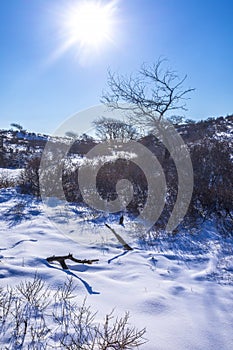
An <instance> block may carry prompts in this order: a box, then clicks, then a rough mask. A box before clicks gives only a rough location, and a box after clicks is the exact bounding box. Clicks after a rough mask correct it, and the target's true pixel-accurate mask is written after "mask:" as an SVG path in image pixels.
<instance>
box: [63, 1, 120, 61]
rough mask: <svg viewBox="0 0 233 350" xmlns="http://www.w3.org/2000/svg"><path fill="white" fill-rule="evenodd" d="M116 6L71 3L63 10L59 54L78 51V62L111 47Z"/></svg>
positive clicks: (111, 2) (108, 3) (101, 3)
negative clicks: (108, 45)
mask: <svg viewBox="0 0 233 350" xmlns="http://www.w3.org/2000/svg"><path fill="white" fill-rule="evenodd" d="M116 10H117V2H116V1H110V2H107V3H106V2H105V3H103V2H102V1H97V0H89V1H87V0H86V1H85V0H82V1H79V2H76V3H71V4H69V5H67V6H66V8H65V9H63V14H62V17H61V23H60V27H61V28H60V31H61V36H62V40H63V47H62V49H61V50H60V51H61V52H60V53H62V52H64V51H67V50H68V49H70V48H74V49H77V52H76V53H77V54H78V56H79V58H81V57H83V56H84V55H85V54H86V53H91V52H93V51H100V50H101V49H103V48H104V47H105V46H106V45H107V44H109V43H114V35H115V24H116Z"/></svg>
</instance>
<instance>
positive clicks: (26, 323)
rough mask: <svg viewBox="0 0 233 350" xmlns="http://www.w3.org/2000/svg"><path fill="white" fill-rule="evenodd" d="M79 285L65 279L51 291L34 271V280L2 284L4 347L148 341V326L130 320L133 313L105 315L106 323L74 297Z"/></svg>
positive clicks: (97, 349)
mask: <svg viewBox="0 0 233 350" xmlns="http://www.w3.org/2000/svg"><path fill="white" fill-rule="evenodd" d="M75 289H76V287H75V285H74V283H73V279H72V278H69V279H67V280H66V281H65V282H64V284H63V285H62V286H60V287H59V288H58V289H57V290H56V291H54V292H49V290H48V287H46V286H45V283H44V281H43V280H42V279H41V278H40V277H39V276H38V275H37V274H35V276H34V279H33V280H32V281H24V282H21V283H20V284H19V285H17V286H16V287H12V288H7V289H3V288H1V289H0V321H1V322H0V339H1V344H2V346H4V349H8V350H13V349H32V350H37V349H38V350H39V349H44V350H46V349H67V350H76V349H77V350H107V349H109V350H110V349H115V350H117V349H134V348H138V347H139V346H140V345H142V344H144V343H145V342H146V340H145V339H144V334H145V329H142V330H137V329H136V328H135V327H133V326H131V325H130V324H129V322H128V320H129V313H126V314H125V315H124V316H123V317H120V318H116V319H114V317H113V312H111V313H110V314H109V315H106V317H105V321H104V323H103V324H101V323H98V322H96V313H95V312H93V311H92V310H91V308H90V306H87V305H86V300H84V301H83V303H82V304H81V306H80V305H79V304H78V303H76V301H75V300H74V298H75V295H74V291H75Z"/></svg>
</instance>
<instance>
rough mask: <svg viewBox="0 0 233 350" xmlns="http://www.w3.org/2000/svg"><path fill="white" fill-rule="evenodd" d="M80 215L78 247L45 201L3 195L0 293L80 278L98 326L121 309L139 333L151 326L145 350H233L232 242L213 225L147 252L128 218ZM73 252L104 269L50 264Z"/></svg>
mask: <svg viewBox="0 0 233 350" xmlns="http://www.w3.org/2000/svg"><path fill="white" fill-rule="evenodd" d="M74 210H76V217H73V218H71V219H70V220H71V223H70V224H71V226H70V227H73V228H74V229H75V232H76V236H75V240H71V239H69V237H68V234H66V235H63V234H62V233H61V232H60V231H59V230H58V229H57V226H54V225H53V223H52V222H50V221H49V220H48V218H47V216H46V212H45V208H44V207H43V206H42V204H41V203H40V202H38V201H36V200H35V199H32V198H30V197H27V196H22V195H21V196H19V195H18V194H16V192H15V191H14V190H12V189H8V190H1V192H0V225H1V226H0V231H1V234H0V277H1V280H0V281H1V286H3V287H4V286H7V285H16V284H18V283H19V282H20V281H22V280H25V279H30V278H31V279H32V278H33V276H34V274H35V271H37V273H38V275H39V276H41V277H42V278H43V279H44V280H45V281H46V283H47V284H48V285H49V286H50V288H51V289H55V288H57V287H58V286H59V285H61V284H62V283H63V282H64V281H65V279H66V277H67V276H73V278H74V280H75V282H76V284H77V289H76V293H77V300H78V302H80V303H81V301H82V300H83V298H84V297H85V296H86V297H87V304H89V305H91V306H92V307H93V309H94V310H98V315H97V318H98V319H99V320H101V319H102V318H103V316H104V315H105V314H106V313H109V312H110V311H111V310H112V309H113V308H115V313H116V314H119V315H122V314H123V313H124V312H125V311H126V310H128V311H129V312H130V315H131V319H130V320H131V322H132V324H133V325H135V326H136V327H138V328H140V329H141V328H143V327H146V329H147V333H146V338H147V339H148V340H149V341H148V343H146V344H145V345H143V346H142V349H145V350H154V349H158V350H170V349H172V350H173V349H179V350H186V349H200V350H201V349H205V350H209V349H226V350H228V349H229V350H231V349H232V348H233V333H232V326H233V289H232V281H233V279H232V273H233V260H232V239H230V238H225V239H220V237H219V236H218V233H217V232H216V231H215V230H214V228H213V226H211V224H210V223H209V225H207V226H206V227H205V228H204V227H203V229H202V231H201V233H200V235H189V236H187V235H184V234H180V235H177V237H170V238H165V237H160V238H158V239H157V241H155V245H154V248H153V249H152V248H150V249H148V248H147V249H146V248H143V247H142V246H141V245H140V244H139V239H137V238H135V237H130V232H131V231H132V230H133V229H135V225H134V224H133V223H132V222H131V220H130V219H129V218H127V219H126V222H125V228H123V227H121V226H119V225H118V223H117V218H116V219H115V220H114V217H109V218H103V217H100V218H98V217H96V218H94V219H93V217H91V213H90V212H89V211H86V212H85V210H84V208H81V207H80V208H77V207H76V208H74ZM78 213H79V214H78ZM80 213H82V215H81V214H80ZM57 219H59V217H57ZM72 220H73V222H72ZM105 222H108V223H109V224H110V225H111V226H112V227H113V228H114V229H115V230H116V232H118V233H120V234H122V235H124V237H125V238H126V239H127V237H128V241H129V242H130V244H131V245H132V246H133V248H134V250H132V251H129V252H125V251H124V250H123V249H122V247H121V245H120V244H119V242H118V241H116V239H115V237H114V236H113V235H112V233H111V231H110V230H108V229H107V228H106V227H105V225H104V223H105ZM72 225H73V226H72ZM79 237H80V239H79ZM69 252H70V253H73V255H74V256H75V257H76V258H78V259H85V258H87V259H99V262H98V263H94V264H92V265H81V264H77V263H74V262H68V261H67V263H68V266H69V271H66V270H62V269H61V267H60V265H59V264H58V263H53V264H49V263H48V262H47V261H46V257H48V256H51V255H54V254H55V255H66V254H68V253H69ZM0 344H1V341H0ZM3 345H4V344H1V349H2V348H3Z"/></svg>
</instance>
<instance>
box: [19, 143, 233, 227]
mask: <svg viewBox="0 0 233 350" xmlns="http://www.w3.org/2000/svg"><path fill="white" fill-rule="evenodd" d="M153 147H154V148H153ZM150 149H151V151H153V152H154V153H155V154H156V153H157V154H156V155H157V156H158V158H159V161H160V164H161V165H162V167H163V171H164V174H165V177H166V183H167V195H166V203H165V207H164V210H163V213H162V215H161V218H160V220H159V221H158V222H157V223H156V227H157V228H161V229H162V228H164V227H165V226H166V223H167V220H168V218H169V216H170V215H171V211H172V209H173V207H174V204H175V201H176V196H177V191H178V186H177V183H178V179H177V171H176V168H175V164H174V162H173V160H172V158H171V157H170V156H169V154H167V153H166V152H165V149H164V148H163V147H161V146H158V145H157V144H156V143H155V144H154V146H153V143H151V144H150ZM158 150H159V152H160V153H159V155H158ZM190 155H191V160H192V164H193V169H194V189H193V196H192V200H191V203H190V206H189V210H188V213H187V215H186V217H185V220H184V221H183V224H184V225H189V224H191V225H193V224H194V222H198V220H206V219H208V218H210V217H211V216H213V215H214V216H215V217H216V218H217V219H218V222H219V223H221V226H222V228H223V230H224V229H226V231H230V229H231V228H232V223H233V217H232V210H233V206H232V198H233V188H232V183H233V162H232V159H231V147H230V145H229V143H228V142H226V141H222V140H221V141H220V140H217V139H215V138H212V139H209V138H204V139H203V140H201V141H200V142H198V143H194V144H190ZM55 163H56V160H54V162H53V161H51V164H52V165H51V166H54V164H55ZM48 164H49V163H48ZM39 166H40V159H39V158H36V159H33V160H31V161H30V162H29V163H28V165H27V167H26V169H25V172H24V175H23V176H22V179H21V185H20V187H21V191H22V192H23V193H32V194H34V195H37V196H39V195H40V189H39ZM48 166H49V165H48ZM80 166H81V165H80ZM80 166H77V167H76V168H75V169H73V168H72V167H69V166H68V167H66V168H65V169H64V170H63V180H62V181H63V189H64V193H65V196H66V199H67V201H70V202H82V195H81V192H80V189H79V184H78V171H79V168H80ZM93 167H95V165H94V164H93ZM40 175H41V176H43V177H44V178H45V179H46V178H47V181H48V184H49V186H48V188H49V189H50V191H48V192H47V193H46V194H45V195H48V196H50V195H51V196H58V197H59V188H57V178H56V176H54V178H53V177H51V176H50V175H51V173H50V175H47V174H46V169H45V170H44V172H43V174H40ZM151 176H153V174H151ZM125 178H126V179H128V180H129V181H130V182H131V183H132V185H133V190H134V195H133V200H132V201H131V202H130V204H129V205H128V207H127V210H128V211H129V212H133V213H135V215H138V213H139V211H140V209H141V208H143V206H144V205H145V202H146V199H147V195H148V186H147V185H148V184H147V179H146V177H145V175H144V173H143V170H142V169H140V168H139V167H138V166H137V165H136V164H135V163H134V162H133V160H132V161H131V160H123V159H118V160H117V161H115V162H107V163H106V164H105V165H104V166H103V167H102V168H101V169H100V171H99V172H98V176H97V181H96V186H97V189H98V191H99V193H100V195H101V196H102V197H103V198H105V199H108V200H114V199H115V198H116V197H117V193H116V184H117V182H118V181H119V180H121V179H125ZM93 190H94V189H93ZM89 191H90V189H89ZM90 192H91V191H90ZM90 195H91V193H90ZM159 195H160V189H159V188H155V189H154V193H153V196H154V198H155V199H156V198H157V196H159ZM155 205H156V203H155ZM151 210H154V208H151Z"/></svg>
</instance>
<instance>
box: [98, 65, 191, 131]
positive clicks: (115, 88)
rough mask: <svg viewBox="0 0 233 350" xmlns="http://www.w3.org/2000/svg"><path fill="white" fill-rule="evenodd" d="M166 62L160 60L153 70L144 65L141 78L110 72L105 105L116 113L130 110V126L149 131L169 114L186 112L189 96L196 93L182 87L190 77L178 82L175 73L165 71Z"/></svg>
mask: <svg viewBox="0 0 233 350" xmlns="http://www.w3.org/2000/svg"><path fill="white" fill-rule="evenodd" d="M165 61H166V60H165V59H159V60H158V61H157V63H155V64H154V65H152V66H147V65H146V64H143V65H142V66H141V69H140V70H139V72H138V74H137V75H131V76H130V77H127V76H121V75H117V74H114V73H111V72H109V76H108V86H109V88H110V91H109V92H106V93H104V94H103V97H102V102H103V103H105V104H107V105H108V106H110V107H111V108H113V109H125V110H130V111H131V112H133V113H132V114H131V122H132V123H133V124H134V125H139V126H147V127H151V126H152V127H153V125H154V122H155V121H156V122H158V121H159V122H160V121H161V120H162V119H163V118H164V117H166V116H167V115H168V114H169V112H174V111H176V110H183V111H185V110H186V103H185V101H186V100H187V94H188V93H189V92H191V91H193V90H194V89H192V88H188V89H185V88H184V87H183V83H184V82H185V80H186V78H187V76H184V77H183V78H179V76H178V75H177V73H176V72H175V71H172V70H170V69H164V68H163V65H164V63H165ZM122 103H127V104H130V105H129V106H128V107H127V106H125V105H122Z"/></svg>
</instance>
